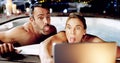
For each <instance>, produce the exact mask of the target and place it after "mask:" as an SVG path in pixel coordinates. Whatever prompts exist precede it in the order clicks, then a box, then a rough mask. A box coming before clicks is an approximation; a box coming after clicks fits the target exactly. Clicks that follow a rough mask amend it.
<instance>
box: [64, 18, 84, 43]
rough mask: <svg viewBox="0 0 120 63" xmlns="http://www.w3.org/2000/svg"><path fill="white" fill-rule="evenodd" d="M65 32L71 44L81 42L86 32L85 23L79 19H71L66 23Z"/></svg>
mask: <svg viewBox="0 0 120 63" xmlns="http://www.w3.org/2000/svg"><path fill="white" fill-rule="evenodd" d="M65 31H66V36H67V39H68V42H69V43H78V42H80V41H81V39H82V37H83V35H85V32H86V30H85V29H84V26H83V23H82V22H81V21H80V20H79V19H78V18H71V19H69V20H68V21H67V23H66V28H65Z"/></svg>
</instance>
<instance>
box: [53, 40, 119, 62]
mask: <svg viewBox="0 0 120 63" xmlns="http://www.w3.org/2000/svg"><path fill="white" fill-rule="evenodd" d="M116 50H117V44H116V42H105V43H76V44H68V43H62V44H54V45H53V58H54V62H55V63H115V62H116Z"/></svg>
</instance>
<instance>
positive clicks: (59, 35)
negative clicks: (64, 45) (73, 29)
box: [52, 31, 67, 42]
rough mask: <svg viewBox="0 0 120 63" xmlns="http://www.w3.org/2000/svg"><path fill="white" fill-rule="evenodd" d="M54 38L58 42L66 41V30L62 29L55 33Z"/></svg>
mask: <svg viewBox="0 0 120 63" xmlns="http://www.w3.org/2000/svg"><path fill="white" fill-rule="evenodd" d="M52 39H53V40H55V41H58V42H64V41H66V40H67V39H66V35H65V31H60V32H58V33H57V34H55V35H53V37H52Z"/></svg>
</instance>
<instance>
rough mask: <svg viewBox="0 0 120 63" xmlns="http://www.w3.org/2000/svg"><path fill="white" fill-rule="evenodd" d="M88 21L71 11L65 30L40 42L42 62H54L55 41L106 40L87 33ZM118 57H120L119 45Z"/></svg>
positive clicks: (119, 49)
mask: <svg viewBox="0 0 120 63" xmlns="http://www.w3.org/2000/svg"><path fill="white" fill-rule="evenodd" d="M86 28H87V25H86V21H85V19H84V17H83V16H80V15H77V14H75V13H71V14H70V15H69V17H68V19H67V22H66V25H65V31H62V32H59V33H57V34H55V35H53V36H51V37H49V38H47V39H46V40H45V41H44V42H42V43H41V44H40V46H41V47H40V48H41V49H40V50H41V51H40V55H39V56H40V58H41V63H53V58H52V56H53V54H52V44H53V43H66V42H67V43H80V42H104V40H102V39H101V38H99V37H97V36H94V35H90V34H87V33H86ZM117 57H120V48H119V47H118V52H117Z"/></svg>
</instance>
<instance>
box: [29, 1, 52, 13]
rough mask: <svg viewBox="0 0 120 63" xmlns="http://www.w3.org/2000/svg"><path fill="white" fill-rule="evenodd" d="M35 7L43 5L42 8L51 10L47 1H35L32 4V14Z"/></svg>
mask: <svg viewBox="0 0 120 63" xmlns="http://www.w3.org/2000/svg"><path fill="white" fill-rule="evenodd" d="M35 7H42V8H45V9H47V10H49V8H50V7H49V6H48V4H47V3H34V4H32V5H31V14H33V11H34V8H35Z"/></svg>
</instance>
